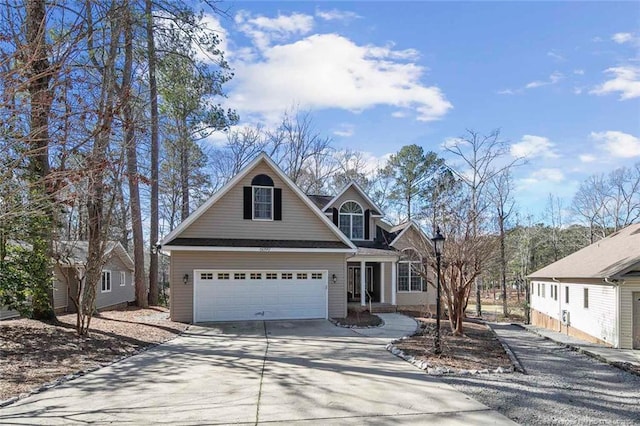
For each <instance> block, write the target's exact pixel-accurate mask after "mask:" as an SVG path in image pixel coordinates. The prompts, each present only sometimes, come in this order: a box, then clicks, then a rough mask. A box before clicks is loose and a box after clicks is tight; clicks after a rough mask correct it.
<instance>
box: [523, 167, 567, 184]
mask: <svg viewBox="0 0 640 426" xmlns="http://www.w3.org/2000/svg"><path fill="white" fill-rule="evenodd" d="M530 179H531V180H534V181H536V182H541V181H547V182H556V183H557V182H562V181H563V180H564V173H563V172H562V170H560V169H540V170H536V171H535V172H533V173H531V177H530Z"/></svg>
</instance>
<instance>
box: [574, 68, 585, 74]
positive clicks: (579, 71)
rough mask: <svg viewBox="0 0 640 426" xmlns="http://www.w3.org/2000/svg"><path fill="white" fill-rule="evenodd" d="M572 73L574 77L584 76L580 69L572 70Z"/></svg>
mask: <svg viewBox="0 0 640 426" xmlns="http://www.w3.org/2000/svg"><path fill="white" fill-rule="evenodd" d="M573 73H574V74H575V75H584V70H581V69H577V70H573Z"/></svg>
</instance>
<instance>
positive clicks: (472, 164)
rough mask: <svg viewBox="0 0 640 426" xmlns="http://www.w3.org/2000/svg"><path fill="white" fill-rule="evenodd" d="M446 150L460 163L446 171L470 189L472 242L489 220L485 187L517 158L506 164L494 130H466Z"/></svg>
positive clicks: (479, 307)
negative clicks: (488, 131)
mask: <svg viewBox="0 0 640 426" xmlns="http://www.w3.org/2000/svg"><path fill="white" fill-rule="evenodd" d="M445 149H446V151H447V152H449V153H450V154H453V155H454V156H455V158H457V159H458V160H459V162H460V164H459V165H456V164H453V163H450V164H448V166H449V169H450V170H451V171H452V172H454V174H455V175H456V176H457V177H458V178H459V179H460V180H461V181H462V182H463V183H464V184H465V185H467V187H468V188H469V191H470V199H469V202H470V205H471V208H470V209H469V210H468V214H469V217H468V218H467V220H468V221H469V223H471V231H472V234H473V239H474V240H475V239H477V238H479V236H480V230H481V228H482V226H483V225H484V224H485V223H486V221H487V220H488V218H487V207H488V206H489V199H488V197H487V189H488V188H487V185H489V184H490V182H491V180H492V179H493V178H494V177H495V176H497V175H498V174H500V173H501V172H502V171H504V170H506V169H509V168H511V167H512V166H514V165H515V164H517V163H518V162H519V161H521V159H520V158H516V159H510V160H507V161H505V158H506V154H507V153H508V147H507V144H506V142H505V141H504V140H502V139H501V137H500V130H494V131H492V132H491V133H489V134H488V135H482V134H480V133H479V132H477V131H475V130H471V129H467V132H466V134H465V135H464V136H461V137H460V138H458V139H455V140H454V141H452V142H450V143H448V144H447V145H446V146H445ZM480 290H481V289H480V283H479V282H478V281H477V280H476V315H477V316H482V301H481V297H480Z"/></svg>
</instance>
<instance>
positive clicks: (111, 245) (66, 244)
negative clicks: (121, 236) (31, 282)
mask: <svg viewBox="0 0 640 426" xmlns="http://www.w3.org/2000/svg"><path fill="white" fill-rule="evenodd" d="M54 248H55V250H56V253H58V254H57V257H58V262H57V264H56V265H55V266H54V268H53V274H54V282H53V307H54V309H55V311H56V313H67V312H75V305H74V303H73V301H72V299H71V297H73V295H74V294H75V293H76V292H77V290H78V277H80V278H82V276H83V271H84V267H85V264H86V259H87V250H88V243H87V242H86V241H74V242H71V241H59V242H55V243H54ZM134 301H135V286H134V281H133V260H132V259H131V257H130V256H129V254H128V253H127V252H126V251H125V250H124V248H123V247H122V244H120V243H119V242H115V241H109V242H107V246H106V250H105V265H104V267H103V268H102V279H101V282H100V283H98V287H97V288H96V309H106V308H111V307H117V306H121V305H126V304H127V303H129V302H134ZM18 316H19V314H18V312H16V311H13V310H9V309H7V308H6V307H4V306H0V320H3V319H9V318H15V317H18Z"/></svg>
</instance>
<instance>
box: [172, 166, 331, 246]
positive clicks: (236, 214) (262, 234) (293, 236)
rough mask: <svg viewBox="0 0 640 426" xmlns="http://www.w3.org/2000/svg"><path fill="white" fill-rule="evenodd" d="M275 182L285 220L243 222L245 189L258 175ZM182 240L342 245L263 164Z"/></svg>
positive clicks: (185, 232)
mask: <svg viewBox="0 0 640 426" xmlns="http://www.w3.org/2000/svg"><path fill="white" fill-rule="evenodd" d="M261 174H263V175H266V176H268V177H270V178H271V179H272V180H273V185H274V188H280V189H281V190H282V220H273V221H271V220H268V221H256V220H251V219H244V198H243V192H244V187H250V186H251V182H252V180H253V179H254V178H255V177H256V176H258V175H261ZM179 236H180V237H181V238H228V239H260V240H311V241H314V240H315V241H340V239H339V238H338V236H337V235H336V233H335V232H333V231H332V230H331V229H330V228H329V225H328V224H327V223H325V222H323V221H322V219H320V218H319V217H318V215H317V214H316V213H315V212H314V211H312V210H311V208H310V207H309V206H308V205H307V204H306V203H305V202H304V201H303V200H302V199H301V198H300V197H299V196H298V194H296V193H295V192H294V191H293V190H292V189H291V188H290V187H289V186H288V184H287V183H286V182H284V181H283V180H282V179H281V178H280V176H279V174H278V173H277V172H276V171H275V170H274V169H273V168H272V167H271V166H270V165H269V164H268V163H267V162H266V161H265V160H264V159H262V160H261V161H259V162H258V163H257V164H256V166H255V167H254V168H252V169H251V170H249V171H248V173H246V174H245V175H244V176H243V177H242V178H241V179H240V180H238V181H237V182H235V183H234V185H233V186H232V187H231V188H230V189H228V191H227V192H226V193H225V194H224V195H222V197H221V198H219V199H218V200H216V201H215V203H213V204H212V205H211V206H209V208H208V209H207V210H206V211H204V212H202V214H201V215H199V216H198V217H197V218H196V219H195V220H194V221H193V222H192V223H190V224H189V225H188V226H187V227H186V228H185V229H184V230H182V232H180V233H179Z"/></svg>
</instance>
